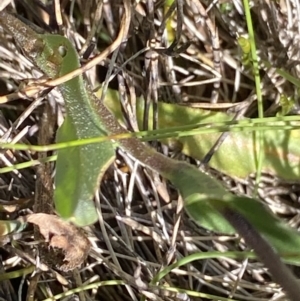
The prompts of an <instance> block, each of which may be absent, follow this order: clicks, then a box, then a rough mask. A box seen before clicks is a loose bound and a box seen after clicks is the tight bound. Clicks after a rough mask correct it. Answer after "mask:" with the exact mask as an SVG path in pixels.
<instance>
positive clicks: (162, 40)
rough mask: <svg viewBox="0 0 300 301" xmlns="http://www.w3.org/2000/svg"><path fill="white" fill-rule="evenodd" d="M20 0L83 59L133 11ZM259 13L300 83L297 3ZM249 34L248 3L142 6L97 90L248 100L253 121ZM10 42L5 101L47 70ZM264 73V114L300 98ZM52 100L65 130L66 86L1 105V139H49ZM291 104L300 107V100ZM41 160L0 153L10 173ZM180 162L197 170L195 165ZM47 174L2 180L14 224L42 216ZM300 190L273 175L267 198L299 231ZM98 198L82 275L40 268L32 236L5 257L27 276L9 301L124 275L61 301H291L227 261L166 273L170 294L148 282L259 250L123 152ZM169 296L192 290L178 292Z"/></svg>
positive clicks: (255, 272)
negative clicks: (200, 255)
mask: <svg viewBox="0 0 300 301" xmlns="http://www.w3.org/2000/svg"><path fill="white" fill-rule="evenodd" d="M10 2H11V3H10V7H11V8H14V9H15V10H16V12H17V13H18V14H19V15H20V16H23V17H24V18H26V19H28V20H30V21H31V22H33V23H34V24H36V25H37V26H39V27H41V28H42V29H43V30H44V31H49V32H60V33H62V34H65V35H66V36H67V37H68V38H69V39H70V40H71V41H73V43H74V44H75V45H76V46H77V48H78V49H79V50H80V54H81V55H82V62H83V63H84V62H85V61H86V60H87V59H88V58H89V57H92V56H94V55H95V53H97V52H98V51H101V50H103V49H105V48H106V47H108V46H109V45H110V44H111V42H112V41H113V39H114V38H115V37H116V35H117V33H118V30H119V26H120V19H121V17H120V16H121V15H122V13H123V2H122V0H114V1H103V2H102V1H95V0H85V1H82V0H72V1H44V2H45V4H42V1H41V2H40V1H38V0H36V1H25V0H24V1H17V0H15V1H13V0H12V1H10ZM54 2H55V3H56V5H57V4H58V2H60V6H58V5H57V6H54ZM252 5H253V7H252V10H251V12H252V18H253V21H254V24H255V38H256V44H257V48H258V53H259V56H260V58H261V59H262V60H265V61H268V62H270V64H271V66H273V67H282V68H285V69H287V70H288V71H289V72H290V73H291V74H293V75H294V76H295V77H297V75H298V72H299V69H298V66H297V64H296V63H295V62H297V61H298V60H299V58H298V56H299V55H300V52H299V46H298V45H299V33H300V21H299V20H300V12H299V11H300V7H299V3H298V1H293V0H285V1H278V2H275V1H271V0H270V1H255V3H253V4H252ZM54 8H56V9H57V11H56V14H55V11H54ZM60 15H61V17H62V19H61V20H60V19H59V16H60ZM60 22H61V23H60ZM246 34H247V28H246V23H245V18H244V12H243V3H242V1H239V0H232V1H226V0H225V1H222V0H220V1H205V0H195V1H192V0H182V1H179V0H177V1H159V0H157V1H154V0H143V1H133V6H132V20H131V25H130V31H129V34H128V39H127V40H126V42H124V43H123V45H122V47H121V49H118V51H116V52H114V53H113V54H112V56H110V58H107V59H106V60H104V61H103V62H102V63H101V65H99V66H97V67H95V68H93V69H92V70H90V71H89V72H88V73H87V75H86V77H87V80H88V81H89V82H90V83H91V85H92V86H96V85H97V84H98V83H102V82H104V81H106V82H107V81H108V80H109V81H110V82H109V87H110V88H112V89H119V91H120V92H121V93H123V92H124V91H126V92H127V93H128V94H129V95H130V100H131V103H132V102H134V100H135V99H136V97H137V96H140V95H143V96H144V97H145V98H146V99H148V100H151V101H154V102H157V101H161V100H163V101H165V102H185V103H186V104H189V105H192V104H193V103H195V102H196V103H201V105H202V106H203V107H206V108H211V109H214V110H218V109H219V110H223V111H224V110H225V109H224V107H222V104H224V103H227V104H228V103H231V104H238V105H237V106H236V105H232V107H231V106H229V109H226V110H231V111H233V110H235V112H237V111H238V110H243V112H244V114H245V115H246V116H248V117H255V116H257V105H256V93H255V85H254V79H253V75H252V73H251V70H249V68H246V67H243V62H242V60H243V55H242V52H241V50H240V49H239V47H238V45H237V37H238V36H242V35H246ZM0 41H1V43H0V58H1V60H0V93H1V95H6V94H9V93H12V92H15V91H17V90H18V89H19V88H20V85H21V84H22V85H24V84H25V85H28V79H32V78H37V77H39V76H40V75H41V74H40V73H39V71H38V70H36V69H35V68H34V67H33V66H32V64H31V63H30V62H29V61H28V60H27V59H26V58H24V56H23V55H22V53H21V52H19V50H18V49H17V47H16V46H15V44H14V42H13V41H12V39H11V38H10V37H9V36H7V34H5V33H4V32H2V31H0ZM127 60H128V62H127ZM124 62H127V63H126V65H123V64H124ZM121 66H122V68H119V69H118V68H117V67H121ZM110 68H112V70H113V71H117V70H119V73H118V74H117V75H116V77H114V78H113V79H110V78H108V77H107V72H108V70H109V69H110ZM260 76H261V80H262V93H263V97H264V108H265V111H264V113H265V115H266V116H274V115H275V114H276V112H278V111H279V110H280V101H279V100H280V95H281V94H282V93H284V94H285V95H288V96H289V97H293V98H294V99H297V98H298V93H299V92H298V90H297V88H296V87H294V86H293V85H292V84H291V83H289V82H288V81H286V80H285V79H283V78H281V77H279V76H278V74H277V73H276V72H275V71H274V69H272V68H271V69H269V70H264V69H263V68H262V69H261V74H260ZM123 95H124V93H123ZM121 100H123V101H124V108H125V110H124V114H127V115H126V116H127V120H128V127H129V128H130V129H135V128H136V121H135V120H132V118H131V115H130V110H126V108H127V107H128V105H129V103H126V101H127V99H126V97H123V98H122V97H121ZM46 102H50V103H51V106H52V107H53V108H55V110H56V111H57V114H56V115H55V116H56V117H57V121H56V125H57V124H59V123H61V119H62V116H63V102H62V100H61V98H60V96H59V94H58V93H57V91H55V90H54V91H52V93H51V94H47V93H43V94H41V95H39V97H37V98H35V99H26V95H24V98H23V99H17V100H14V101H12V102H8V103H5V104H1V112H0V131H1V139H2V141H11V142H21V143H26V144H37V143H38V132H39V124H40V120H41V118H42V116H43V115H42V111H43V108H44V106H45V103H46ZM293 110H294V113H297V112H298V104H297V102H296V103H295V106H294V108H293ZM145 124H146V123H145ZM153 146H154V147H156V148H157V149H158V150H159V151H162V152H164V153H165V154H170V153H172V150H169V149H167V147H166V146H161V145H160V144H159V143H153ZM36 158H37V154H36V153H34V152H32V151H30V150H28V151H1V153H0V161H1V166H2V167H4V166H11V165H13V164H17V163H21V162H27V161H31V160H35V159H36ZM181 159H185V160H189V161H190V162H191V163H193V164H195V163H197V162H195V160H193V158H185V157H181ZM211 173H212V174H213V175H214V176H215V177H217V178H219V179H220V180H221V181H223V183H224V184H225V185H227V187H228V188H229V189H231V190H232V191H234V192H235V193H239V194H251V193H252V192H253V189H254V180H253V179H252V178H249V179H247V180H244V181H238V180H235V179H231V178H229V177H228V176H225V175H222V174H220V173H218V172H217V171H211ZM35 178H36V167H34V166H32V167H28V168H25V169H20V170H13V171H11V172H7V173H2V174H1V177H0V199H1V203H0V206H1V208H2V212H0V216H1V218H2V219H6V218H10V219H14V218H16V217H17V216H18V215H19V214H23V213H24V212H28V210H30V209H32V204H33V202H34V200H33V198H34V197H33V195H34V192H35ZM299 188H300V186H299V184H298V183H286V182H283V181H282V179H277V178H275V177H273V176H271V175H264V177H263V178H262V181H261V184H260V187H259V191H258V192H259V196H260V197H261V199H262V201H264V202H266V203H268V204H269V205H270V207H271V208H272V209H273V211H274V212H275V213H277V214H278V215H280V216H281V217H282V218H284V219H285V220H286V221H287V222H288V223H289V224H290V225H292V226H293V227H296V228H297V227H298V225H299V221H300V219H299V205H298V203H299ZM96 203H97V205H98V208H99V210H100V212H101V218H100V220H99V223H98V224H95V225H93V226H91V227H89V228H88V229H86V231H87V233H88V235H89V238H90V241H91V243H92V246H93V250H92V252H91V254H90V256H89V258H88V260H87V261H86V262H85V264H84V266H82V268H81V269H79V270H75V271H74V272H72V273H71V272H69V273H62V274H61V275H59V274H58V273H57V272H54V271H53V270H52V271H51V270H49V269H48V270H47V267H43V266H42V265H39V263H38V262H37V260H38V259H37V258H38V254H37V253H36V243H38V242H34V241H33V231H32V229H30V228H29V229H28V230H26V231H25V232H22V233H21V234H17V235H16V236H14V237H13V239H14V240H11V241H10V242H8V243H7V244H6V245H5V246H3V247H2V248H1V249H0V251H1V256H2V261H0V263H1V265H0V269H1V273H4V272H6V273H8V272H12V271H16V270H21V269H24V270H22V272H21V275H19V277H18V278H16V279H12V280H5V281H2V282H1V283H0V295H1V298H2V299H1V300H8V301H15V300H45V299H47V297H51V296H54V295H57V294H60V293H62V292H65V291H68V290H71V289H74V288H76V287H81V286H82V285H89V284H92V286H93V284H95V283H98V282H99V281H106V280H107V281H109V280H122V281H123V282H124V283H125V284H126V286H124V285H114V286H108V285H102V286H101V287H98V286H97V285H94V288H92V289H89V290H87V291H86V292H83V291H81V292H74V293H73V294H72V295H71V297H70V298H71V299H67V297H64V298H65V299H64V298H63V297H61V299H60V300H79V299H80V300H138V299H140V298H141V297H142V296H144V297H146V298H148V299H151V300H171V299H172V300H173V299H178V300H182V301H183V300H188V299H193V300H194V299H195V300H202V298H203V299H204V295H203V296H202V297H199V295H196V296H195V294H193V293H192V292H201V293H203V294H207V298H206V299H209V300H231V299H234V300H248V301H258V300H259V301H263V300H265V301H266V300H284V298H285V297H284V294H283V292H282V291H281V289H280V287H278V285H276V284H274V283H273V282H272V281H271V278H270V276H269V274H268V272H267V271H266V270H265V268H264V267H263V265H262V264H261V263H259V262H258V261H256V260H254V259H244V260H234V259H230V258H226V257H224V258H222V259H206V260H202V261H195V262H192V263H190V264H187V265H184V266H182V267H180V268H176V269H174V270H172V272H171V273H169V274H168V275H167V276H166V277H165V278H164V279H163V281H162V282H161V283H160V284H161V285H164V286H165V287H169V288H170V289H169V290H167V289H166V288H165V289H162V288H158V287H155V288H153V287H150V286H149V283H150V282H151V280H152V279H153V277H154V275H156V274H157V273H158V271H160V270H161V269H162V268H163V267H165V266H167V265H169V264H170V263H172V262H174V261H176V260H178V259H180V258H183V257H185V256H187V255H189V254H192V253H195V252H207V251H213V250H215V251H219V252H225V251H227V250H231V251H234V250H247V246H245V245H244V244H243V242H242V241H241V240H240V239H239V238H238V237H237V236H232V237H229V236H224V235H219V234H215V233H211V232H208V231H206V230H204V229H201V228H200V227H198V226H196V225H195V224H194V223H193V222H192V221H191V220H190V219H189V218H188V217H187V216H186V215H185V213H184V212H182V201H181V200H180V197H179V196H178V194H177V192H176V191H175V190H174V188H173V187H171V186H170V185H169V183H167V182H166V181H165V180H164V179H162V178H161V177H159V175H157V174H154V173H152V172H150V171H149V170H147V169H144V168H142V167H141V166H140V165H139V164H138V163H137V162H136V161H135V160H134V159H133V158H130V157H128V156H127V155H126V154H125V153H123V152H122V150H119V151H118V156H117V161H116V162H115V164H114V165H113V166H112V167H111V168H110V170H109V171H108V172H107V175H106V177H105V180H104V181H103V183H102V185H101V192H99V194H98V195H97V196H96ZM8 210H11V211H10V212H8ZM11 239H12V238H11ZM32 265H37V266H40V269H41V266H42V267H43V268H42V269H44V271H42V272H41V273H40V272H38V276H39V278H37V277H38V276H37V274H30V272H32V269H30V267H31V266H32ZM295 272H297V269H295ZM39 273H40V274H39ZM22 275H23V276H22ZM171 288H180V289H181V290H179V289H178V290H177V291H176V290H175V289H174V290H173V291H172V290H171ZM185 290H186V291H185ZM33 292H34V296H33V295H32V293H33ZM187 292H190V294H187ZM222 297H223V299H222ZM47 300H50V299H47ZM51 300H52V299H51Z"/></svg>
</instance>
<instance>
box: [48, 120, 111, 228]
mask: <svg viewBox="0 0 300 301" xmlns="http://www.w3.org/2000/svg"><path fill="white" fill-rule="evenodd" d="M82 117H84V116H82ZM75 125H76V126H77V127H79V128H81V127H83V126H84V127H86V128H87V129H89V137H96V136H100V134H101V132H100V131H99V130H97V129H95V127H93V125H92V124H91V121H90V120H88V119H87V120H86V122H84V124H80V123H79V122H78V120H77V122H73V121H72V119H71V117H70V116H67V117H66V119H65V121H64V123H63V125H62V126H61V127H60V128H59V130H58V133H57V142H62V141H64V142H65V141H68V140H74V139H80V138H82V137H80V135H79V133H80V129H79V131H78V128H77V129H76V127H75ZM93 129H94V130H95V131H94V132H95V135H92V133H93ZM102 135H103V133H102ZM84 138H87V137H84ZM114 155H115V152H114V149H113V147H112V143H111V142H110V141H106V142H102V143H97V144H88V145H84V146H80V147H72V148H66V149H62V150H59V151H58V154H57V162H56V177H55V186H56V189H55V192H54V200H55V208H56V210H57V212H58V213H59V214H60V216H61V217H63V218H65V219H67V220H70V221H72V222H73V223H75V224H76V225H78V226H85V225H89V224H92V223H94V222H96V221H97V219H98V215H97V212H96V209H95V205H94V203H93V196H94V193H95V190H96V188H97V187H98V186H99V183H100V180H101V178H102V176H103V174H104V172H105V170H106V169H107V168H108V166H109V165H110V164H111V162H112V160H113V159H114Z"/></svg>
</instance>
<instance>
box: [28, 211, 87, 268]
mask: <svg viewBox="0 0 300 301" xmlns="http://www.w3.org/2000/svg"><path fill="white" fill-rule="evenodd" d="M27 222H29V223H33V224H35V225H37V226H38V227H39V230H40V233H41V234H42V235H43V237H44V238H45V241H46V243H48V246H49V248H50V247H52V248H58V249H60V251H62V252H63V255H64V256H63V257H64V258H61V256H59V252H58V256H57V258H56V260H55V262H56V267H57V268H58V269H60V270H62V271H69V270H72V269H74V268H76V267H78V266H80V265H81V264H82V263H83V261H84V260H85V259H86V257H87V255H88V252H89V250H90V242H89V240H88V239H87V238H86V236H85V235H84V233H83V231H82V230H81V229H79V228H77V227H75V226H74V225H73V224H71V223H69V222H66V221H64V220H62V219H61V218H59V217H58V216H56V215H52V214H46V213H34V214H30V215H28V216H27ZM49 253H50V252H49ZM49 255H50V254H49ZM51 257H53V254H52V255H51ZM52 261H53V258H52Z"/></svg>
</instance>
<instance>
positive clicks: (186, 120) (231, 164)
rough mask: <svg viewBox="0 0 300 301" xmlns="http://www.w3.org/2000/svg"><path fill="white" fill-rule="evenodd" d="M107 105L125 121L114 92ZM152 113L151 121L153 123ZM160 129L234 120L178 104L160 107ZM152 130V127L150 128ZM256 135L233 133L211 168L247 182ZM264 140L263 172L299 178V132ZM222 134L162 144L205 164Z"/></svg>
mask: <svg viewBox="0 0 300 301" xmlns="http://www.w3.org/2000/svg"><path fill="white" fill-rule="evenodd" d="M105 104H106V105H107V106H108V107H109V108H110V110H111V111H112V112H114V114H115V116H116V117H117V118H118V119H119V120H121V121H122V117H121V109H120V105H119V101H118V94H117V93H116V92H114V91H112V90H110V91H109V92H108V93H107V97H106V98H105ZM143 109H144V100H143V99H142V98H140V99H138V100H137V118H138V122H139V124H140V125H142V118H143ZM151 114H152V112H151V110H150V116H149V120H152V116H151ZM158 114H159V120H158V127H159V128H160V129H164V128H172V127H178V126H182V125H191V124H199V123H212V126H213V123H215V122H223V121H230V120H232V119H233V116H231V115H229V114H225V113H221V112H211V111H208V110H203V109H194V108H189V107H186V106H180V105H176V104H167V103H162V102H159V103H158ZM149 129H151V124H150V125H149ZM255 135H256V134H255V132H231V133H229V135H228V136H227V138H226V139H225V141H224V142H223V143H222V145H221V147H220V148H219V149H218V150H217V151H216V152H215V154H214V155H213V157H212V159H211V161H210V162H209V166H210V167H213V168H215V169H217V170H219V171H221V172H223V173H225V174H227V175H229V176H231V177H233V178H240V179H245V178H247V177H248V176H249V175H250V174H252V173H255V172H256V167H257V151H256V150H257V146H256V141H255ZM262 135H263V139H264V147H263V152H264V154H263V155H264V161H263V166H262V172H265V173H270V174H273V175H276V176H278V177H280V178H282V179H284V180H298V179H299V178H300V144H299V140H300V131H299V130H294V131H285V130H266V131H264V132H263V133H262ZM219 136H220V134H219V133H209V134H201V135H195V136H187V137H175V138H170V139H164V140H163V141H162V142H164V143H166V144H170V145H172V144H173V143H174V140H176V141H177V142H179V145H181V146H182V149H181V151H182V152H183V153H184V154H186V155H188V156H191V157H193V158H195V159H198V160H202V159H203V158H204V156H205V155H206V154H207V152H208V151H209V150H210V149H211V148H212V146H213V145H214V143H215V142H216V140H217V139H218V137H219Z"/></svg>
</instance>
